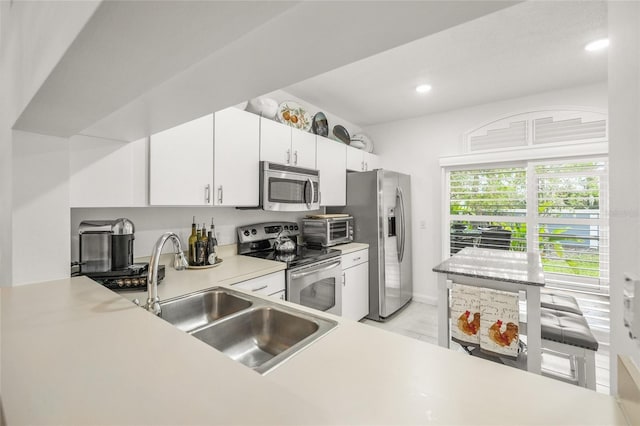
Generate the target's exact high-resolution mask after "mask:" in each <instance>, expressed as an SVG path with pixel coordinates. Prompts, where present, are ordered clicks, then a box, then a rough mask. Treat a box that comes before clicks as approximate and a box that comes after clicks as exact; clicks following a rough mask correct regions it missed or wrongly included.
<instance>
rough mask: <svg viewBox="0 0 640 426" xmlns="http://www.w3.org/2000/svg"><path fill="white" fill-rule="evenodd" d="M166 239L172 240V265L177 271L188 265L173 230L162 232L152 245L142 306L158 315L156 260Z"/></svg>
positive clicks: (157, 260)
mask: <svg viewBox="0 0 640 426" xmlns="http://www.w3.org/2000/svg"><path fill="white" fill-rule="evenodd" d="M167 240H171V241H172V242H173V249H174V252H175V258H174V260H173V267H174V268H175V270H177V271H182V270H183V269H186V268H187V266H189V263H188V262H187V259H185V257H184V253H183V252H182V245H181V244H180V238H178V236H177V235H176V234H174V233H173V232H166V233H164V234H162V236H161V237H160V238H158V241H156V243H155V244H154V246H153V250H152V251H151V260H149V274H148V275H147V303H146V304H145V305H144V306H143V308H144V309H146V310H147V311H149V312H153V313H154V314H155V315H160V313H161V309H160V299H159V298H158V262H160V254H161V253H162V247H164V243H166V242H167Z"/></svg>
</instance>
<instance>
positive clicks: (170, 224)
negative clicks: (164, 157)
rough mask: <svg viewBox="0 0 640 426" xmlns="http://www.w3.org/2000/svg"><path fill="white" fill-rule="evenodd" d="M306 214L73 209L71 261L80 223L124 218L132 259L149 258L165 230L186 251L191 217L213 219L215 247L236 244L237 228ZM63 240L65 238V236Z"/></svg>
mask: <svg viewBox="0 0 640 426" xmlns="http://www.w3.org/2000/svg"><path fill="white" fill-rule="evenodd" d="M306 214H307V213H306V212H298V213H282V212H267V211H263V210H238V209H235V208H230V207H141V208H75V209H71V228H70V231H71V259H73V260H78V244H79V240H78V226H79V225H80V222H82V221H83V220H90V219H94V220H96V219H117V218H120V217H126V218H127V219H129V220H131V221H132V222H133V224H134V226H135V241H134V256H135V257H145V256H149V255H151V249H152V247H153V245H154V244H155V242H156V240H157V239H158V238H159V237H160V235H162V234H163V233H164V232H168V231H172V232H175V233H176V234H178V236H179V237H180V241H181V242H182V244H183V245H184V248H185V250H186V247H187V245H186V244H187V241H188V239H189V235H190V234H191V221H192V219H193V216H194V215H195V216H196V221H197V223H198V224H199V225H200V226H202V224H203V223H206V224H207V228H208V227H209V226H210V224H211V218H212V217H213V219H214V223H215V225H216V235H217V238H218V244H220V245H226V244H235V243H236V227H237V226H242V225H249V224H253V223H259V222H269V221H278V220H285V221H292V222H300V221H301V219H302V218H303V217H304V216H305V215H306ZM66 238H69V234H67V235H66ZM171 249H172V247H171V245H166V246H165V250H164V251H165V252H170V251H171Z"/></svg>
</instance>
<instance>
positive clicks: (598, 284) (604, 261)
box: [442, 154, 610, 295]
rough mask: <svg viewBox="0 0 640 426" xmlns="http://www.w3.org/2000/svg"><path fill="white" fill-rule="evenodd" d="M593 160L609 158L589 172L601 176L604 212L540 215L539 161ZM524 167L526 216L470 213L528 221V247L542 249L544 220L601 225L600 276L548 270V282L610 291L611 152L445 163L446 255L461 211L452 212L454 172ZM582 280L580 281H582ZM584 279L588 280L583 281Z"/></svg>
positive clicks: (500, 219) (484, 219) (486, 218)
mask: <svg viewBox="0 0 640 426" xmlns="http://www.w3.org/2000/svg"><path fill="white" fill-rule="evenodd" d="M591 161H594V162H595V161H603V162H605V171H604V172H600V173H597V172H589V173H588V174H589V175H598V176H599V177H600V189H599V191H600V193H599V207H600V215H599V218H597V219H588V218H554V217H545V216H539V215H538V177H539V175H538V174H537V173H536V171H535V168H536V166H539V165H549V164H564V163H574V162H576V163H580V162H591ZM509 167H517V168H524V170H525V173H526V186H527V188H526V200H525V201H526V214H525V215H524V216H468V217H469V218H473V220H471V221H474V222H511V223H524V224H525V225H526V229H527V236H526V244H527V251H536V252H539V225H540V224H585V225H597V226H598V230H599V232H600V234H599V250H600V252H599V254H600V257H599V269H600V274H601V276H600V277H599V278H590V277H586V276H576V275H572V274H561V273H553V272H545V278H546V280H547V281H548V283H550V284H552V285H555V286H558V287H562V288H566V289H572V290H579V291H586V289H585V285H586V286H588V287H589V291H591V292H593V293H598V294H605V295H608V294H609V274H610V270H609V259H610V253H609V185H608V182H609V158H608V155H602V154H600V155H580V156H571V157H563V158H549V159H531V160H518V161H509V162H491V163H476V162H474V163H472V164H463V165H455V166H443V167H442V182H443V183H444V190H443V195H442V206H443V210H442V217H443V222H442V232H443V234H442V235H443V236H446V237H444V238H442V253H443V258H448V257H449V256H450V253H451V223H452V221H455V220H460V219H459V216H458V215H452V214H451V173H452V172H456V171H461V170H479V169H482V170H486V169H492V168H509ZM578 280H580V283H579V282H578ZM581 282H584V285H582V283H581Z"/></svg>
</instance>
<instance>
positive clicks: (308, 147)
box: [291, 129, 346, 169]
mask: <svg viewBox="0 0 640 426" xmlns="http://www.w3.org/2000/svg"><path fill="white" fill-rule="evenodd" d="M345 146H346V145H345ZM291 152H292V154H291V165H292V166H297V167H304V168H307V169H315V168H316V135H314V134H313V133H309V132H303V131H302V130H298V129H291Z"/></svg>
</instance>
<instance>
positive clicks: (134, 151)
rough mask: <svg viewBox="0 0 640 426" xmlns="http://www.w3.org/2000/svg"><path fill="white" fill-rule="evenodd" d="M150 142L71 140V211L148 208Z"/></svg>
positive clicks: (145, 140) (95, 139) (86, 138)
mask: <svg viewBox="0 0 640 426" xmlns="http://www.w3.org/2000/svg"><path fill="white" fill-rule="evenodd" d="M148 149H149V143H148V138H144V139H140V140H137V141H134V142H121V141H114V140H110V139H102V138H95V137H91V136H73V137H72V138H71V139H70V140H69V170H70V174H69V205H70V207H144V206H146V205H147V188H148V187H149V183H148Z"/></svg>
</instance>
